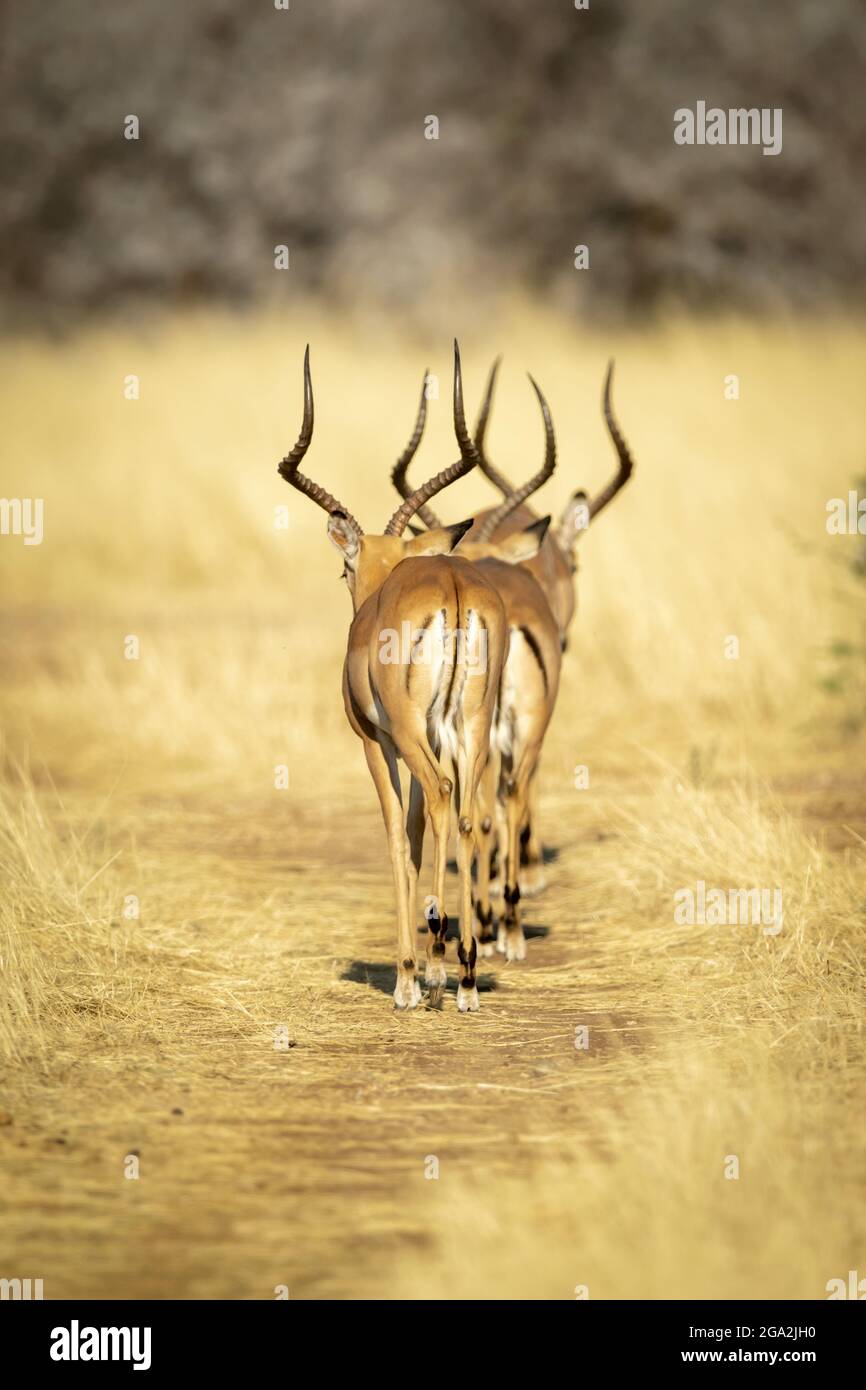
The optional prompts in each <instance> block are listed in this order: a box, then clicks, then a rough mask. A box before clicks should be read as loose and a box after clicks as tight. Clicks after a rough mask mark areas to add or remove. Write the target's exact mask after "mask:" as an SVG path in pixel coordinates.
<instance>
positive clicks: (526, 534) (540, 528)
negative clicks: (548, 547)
mask: <svg viewBox="0 0 866 1390" xmlns="http://www.w3.org/2000/svg"><path fill="white" fill-rule="evenodd" d="M549 525H550V517H549V516H543V517H542V518H541V520H540V521H533V523H532V525H531V526H527V528H526V530H525V531H515V533H514V534H513V535H511V536H506V537H505V539H504V540H502V541H497V542H496V558H497V559H499V560H504V561H505V562H506V564H508V565H520V564H522V563H523V561H524V560H534V559H535V556H536V555H537V554H538V552H539V550H540V549H541V545H542V542H543V540H544V537H545V536H546V535H547V528H548V526H549Z"/></svg>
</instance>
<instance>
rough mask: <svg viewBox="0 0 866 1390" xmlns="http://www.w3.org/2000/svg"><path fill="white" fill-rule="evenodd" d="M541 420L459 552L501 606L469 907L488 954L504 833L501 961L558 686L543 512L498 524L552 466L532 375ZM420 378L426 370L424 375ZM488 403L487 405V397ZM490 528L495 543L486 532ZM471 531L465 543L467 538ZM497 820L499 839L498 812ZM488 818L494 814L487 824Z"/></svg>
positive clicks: (510, 950) (512, 954)
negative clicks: (518, 469)
mask: <svg viewBox="0 0 866 1390" xmlns="http://www.w3.org/2000/svg"><path fill="white" fill-rule="evenodd" d="M529 379H530V381H531V382H532V385H533V388H534V390H535V393H536V395H537V397H538V402H539V405H540V406H541V413H542V418H543V420H544V433H545V456H544V462H543V464H542V466H541V468H540V469H539V471H538V472H537V473H536V474H534V475H533V477H532V478H530V479H529V480H528V482H526V483H524V484H523V486H522V487H520V488H518V489H517V490H516V491H515V492H513V493H512V495H511V496H510V497H509V498H508V499H506V501H505V502H503V503H501V505H500V506H499V507H498V508H496V509H495V510H494V512H492V513H491V514H489V515H488V517H487V520H486V522H485V524H484V525H483V526H481V527H478V526H477V525H476V526H474V527H473V529H472V531H470V532H469V533H468V535H467V536H466V537H465V538H464V539H463V540H462V541H461V545H460V553H461V554H462V555H465V556H466V558H467V559H468V560H472V561H473V562H475V564H476V565H477V567H478V568H479V570H480V571H481V572H482V574H484V576H485V577H486V578H488V579H489V580H490V581H491V583H492V584H494V585H495V587H496V589H497V591H498V593H499V594H500V597H501V598H502V601H503V603H504V605H505V617H506V621H507V624H508V649H507V654H506V659H505V666H504V668H503V673H502V682H501V685H500V688H499V700H498V704H497V711H496V723H495V730H494V746H493V747H492V749H491V756H490V762H489V763H488V767H487V770H486V772H485V775H484V778H483V782H482V789H481V798H480V819H479V822H478V825H477V829H476V839H477V841H478V860H477V896H476V903H475V911H476V915H477V917H478V921H479V924H480V934H479V941H480V944H481V953H482V955H489V954H492V952H493V942H494V939H495V938H494V932H493V925H494V921H493V909H492V907H491V903H490V875H491V863H492V858H493V853H494V850H495V848H496V847H497V843H498V840H499V839H500V838H504V854H503V856H502V857H503V860H504V865H505V887H504V897H505V914H504V920H503V923H502V924H501V926H500V930H499V946H500V949H501V950H502V951H503V952H504V954H505V955H506V957H507V959H508V960H523V959H524V957H525V955H526V944H525V941H524V936H523V928H522V926H521V922H520V909H519V902H520V896H521V885H520V877H521V875H520V867H519V866H520V836H521V832H522V831H523V829H524V827H525V825H526V824H527V823H528V820H529V795H530V788H531V787H532V784H533V779H534V777H535V771H536V768H537V766H538V758H539V754H540V752H541V745H542V742H543V740H544V735H545V733H546V732H547V726H548V724H549V723H550V718H551V715H552V714H553V708H554V705H555V703H556V695H557V691H558V688H559V670H560V662H561V652H562V648H561V643H560V640H559V629H558V627H557V624H556V621H555V619H554V616H553V614H552V612H551V609H550V604H549V603H548V601H547V599H546V597H545V595H544V592H543V591H542V589H541V586H540V585H539V584H538V582H537V580H536V578H535V577H534V575H533V574H532V573H530V569H529V565H530V563H531V561H532V560H534V559H535V558H536V557H537V555H538V554H539V548H540V546H541V545H542V544H543V541H544V537H545V534H546V532H547V527H548V524H549V521H550V518H549V517H545V518H543V519H542V520H541V521H536V522H534V523H533V524H532V525H531V526H529V527H528V528H526V529H525V530H523V531H515V532H513V533H511V534H509V535H503V534H501V527H502V523H503V522H504V521H505V520H506V519H507V517H508V516H509V514H510V513H511V512H512V511H514V510H515V509H516V508H518V507H519V506H521V505H522V504H523V503H524V502H525V501H526V499H527V498H528V497H530V496H531V495H532V493H533V492H534V491H536V489H538V488H540V487H541V486H543V484H544V483H545V482H546V481H547V479H548V478H549V477H550V476H551V474H552V473H553V470H554V468H555V467H556V439H555V436H554V432H553V421H552V420H551V418H550V411H549V409H548V406H547V402H546V401H545V399H544V396H543V395H542V393H541V391H540V389H539V387H538V385H537V384H536V382H535V381H534V380H533V378H532V377H530V378H529ZM425 383H426V374H425ZM487 404H488V405H489V401H488V403H487ZM426 409H427V407H426V391H425V390H424V389H423V388H422V393H421V401H420V405H419V408H418V416H417V419H416V422H415V429H414V431H413V434H412V438H411V440H410V442H409V445H408V446H407V448H406V450H405V451H404V453H403V454H402V456H401V458H400V459H399V461H398V463H397V465H396V467H395V469H394V471H393V474H392V479H393V481H394V482H395V484H396V485H397V488H398V491H400V492H401V493H402V494H403V495H404V496H405V497H411V495H412V491H411V488H410V486H409V483H408V481H407V479H406V468H407V466H408V463H409V461H410V460H411V457H412V455H413V454H414V453H415V451H416V450H417V448H418V444H419V443H420V440H421V435H422V433H423V430H424V423H425V419H426ZM419 513H420V515H421V517H422V519H423V520H424V521H425V522H426V523H427V524H428V525H429V526H431V527H433V528H434V529H435V528H440V527H441V522H440V521H439V520H438V518H437V516H436V515H435V513H434V512H433V511H432V509H431V508H430V507H429V506H427V505H425V506H424V507H423V508H419ZM497 527H499V528H500V531H499V533H498V539H491V538H490V537H491V534H492V533H493V532H494V531H496V528H497ZM473 535H474V536H475V537H476V539H475V540H474V541H473V540H472V539H471V538H472V536H473ZM500 811H501V812H502V819H504V822H505V825H504V831H505V834H504V837H500V834H499V831H500V829H502V828H503V827H501V826H500V825H499V824H498V823H497V822H498V821H499V813H500ZM494 818H495V820H494Z"/></svg>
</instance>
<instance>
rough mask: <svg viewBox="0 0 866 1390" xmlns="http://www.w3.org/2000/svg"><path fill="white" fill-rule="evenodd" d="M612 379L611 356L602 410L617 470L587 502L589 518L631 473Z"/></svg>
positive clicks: (595, 513) (593, 515) (623, 483)
mask: <svg viewBox="0 0 866 1390" xmlns="http://www.w3.org/2000/svg"><path fill="white" fill-rule="evenodd" d="M612 381H613V358H611V360H610V362H608V364H607V376H606V377H605V379H604V396H603V398H602V410H603V411H604V419H605V423H606V425H607V428H608V432H609V434H610V437H611V439H612V440H613V446H614V448H615V449H616V452H617V456H618V458H619V470H618V472H617V473H616V475H615V477H613V478H612V479H611V481H610V482H609V483H608V485H607V487H604V488H602V490H601V492H599V493H597V495H596V496H595V497H593V498H591V500H590V503H589V520H590V521H592V519H593V517H596V516H598V514H599V512H600V511H601V510H602V508H603V507H606V506H607V504H608V502H610V501H611V499H612V498H614V497H615V496H616V494H617V493H618V492H619V490H620V488H621V487H624V486H625V484H626V483H627V482H628V480H629V478H630V477H631V475H632V470H633V468H634V459H633V458H632V456H631V454H630V453H629V449H628V445H627V444H626V442H625V440H624V439H623V437H622V434H621V433H620V428H619V425H618V424H617V422H616V420H615V419H614V414H613V408H612V406H611V403H610V388H611V383H612Z"/></svg>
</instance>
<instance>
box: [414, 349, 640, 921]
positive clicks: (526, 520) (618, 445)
mask: <svg viewBox="0 0 866 1390" xmlns="http://www.w3.org/2000/svg"><path fill="white" fill-rule="evenodd" d="M499 363H500V359H499V358H497V359H496V361H495V362H494V364H493V367H492V368H491V371H490V375H489V377H488V379H487V387H486V390H485V392H484V400H483V403H482V406H481V410H480V412H479V416H478V422H477V424H476V426H475V441H474V442H475V447H476V449H477V450H478V456H479V458H478V462H479V467H480V468H481V470H482V472H483V473H484V474H485V475H486V476H487V477H488V478H489V479H490V481H491V482H492V483H494V484H495V486H496V487H498V488H499V490H500V491H501V492H502V493H503V495H504V497H505V502H506V504H508V503H509V502H510V500H511V499H512V498H513V497H514V495H515V489H514V487H513V485H512V484H511V483H510V482H509V481H508V479H507V478H506V477H505V476H504V474H502V473H500V472H499V470H498V469H496V468H495V467H494V466H493V464H492V463H491V462H490V460H489V458H488V457H487V454H486V451H485V448H484V441H485V436H486V433H487V424H488V421H489V418H490V405H491V401H492V398H493V390H494V386H495V384H496V375H497V372H498V370H499ZM612 383H613V362H610V363H609V364H608V368H607V375H606V377H605V382H604V393H603V397H602V410H603V413H604V418H605V423H606V425H607V428H608V432H609V434H610V437H611V439H612V441H613V445H614V448H615V449H616V453H617V458H618V460H619V466H618V469H617V472H616V473H615V474H614V476H613V478H612V479H611V480H610V481H609V482H608V483H607V485H606V486H605V487H604V488H602V490H601V491H600V492H598V493H596V495H595V496H594V497H593V498H591V499H590V498H587V495H586V493H585V492H584V491H583V490H582V489H579V490H578V491H577V492H575V493H574V494H573V495H572V497H571V498H570V499H569V501H568V504H567V505H566V507H565V509H564V511H563V513H562V515H561V517H560V520H559V525H558V526H556V527H551V528H550V529H549V530H548V532H547V534H546V536H545V538H544V541H543V543H542V545H541V547H540V549H539V551H538V554H537V555H536V556H533V557H532V558H531V559H530V560H527V561H525V562H524V564H525V567H526V568H527V569H528V570H529V571H530V572H531V573H532V574H533V575H534V577H535V578H536V579H537V581H538V583H539V584H540V585H541V588H542V589H543V591H544V593H545V596H546V597H547V601H548V603H549V604H550V608H551V611H552V613H553V616H554V619H555V620H556V623H557V626H558V628H559V634H560V642H561V645H562V649H563V651H564V650H565V648H566V645H567V633H568V628H569V626H570V624H571V621H572V618H573V617H574V609H575V589H574V576H575V574H576V573H577V558H576V554H575V547H576V542H577V538H578V536H579V535H580V533H581V531H584V530H586V528H587V526H588V525H589V524H590V522H591V521H593V520H594V519H595V517H597V516H598V515H599V513H600V512H601V511H602V510H603V509H604V508H605V507H606V506H607V504H608V503H609V502H611V501H612V500H613V498H614V497H615V496H616V494H617V493H618V492H619V491H620V489H621V488H622V487H624V486H625V484H626V483H627V482H628V480H629V478H630V477H631V474H632V471H633V469H634V460H633V459H632V457H631V454H630V452H629V448H628V445H627V444H626V442H625V439H624V438H623V436H622V433H621V431H620V429H619V426H618V424H617V422H616V419H615V417H614V414H613V407H612V405H611V386H612ZM422 404H423V401H422ZM419 426H420V428H419ZM422 431H423V418H422V411H421V409H419V412H418V419H417V421H416V426H415V431H414V433H413V435H412V439H411V440H410V442H409V445H408V447H407V449H406V450H405V451H404V453H403V455H402V456H401V458H400V460H399V461H398V463H397V466H396V468H395V469H394V472H393V474H392V477H393V480H394V483H395V485H396V487H397V489H398V491H400V492H402V491H403V488H404V486H405V476H406V469H407V467H408V465H409V463H410V462H411V460H412V457H413V455H414V453H415V451H416V450H417V448H418V444H419V442H420V439H421V433H422ZM525 502H526V495H524V497H523V498H521V499H520V503H519V504H518V505H517V506H516V507H511V506H506V507H505V511H504V512H503V504H500V505H499V506H498V507H488V508H486V509H485V510H484V511H482V512H479V513H478V515H477V516H476V517H475V520H474V522H473V527H472V530H471V531H470V532H469V533H468V536H467V541H469V542H472V541H475V540H478V539H479V533H480V535H481V538H482V539H488V538H493V539H496V540H499V539H502V538H504V537H505V536H508V535H511V534H513V533H514V532H517V531H521V530H524V529H525V528H526V527H527V526H528V525H530V524H531V523H532V522H533V521H535V520H537V517H536V513H535V512H534V511H533V510H532V509H531V508H530V507H528V506H526V505H525ZM419 516H421V518H422V519H423V520H424V522H425V524H426V525H428V526H429V525H430V524H431V519H432V517H433V514H432V513H431V512H430V511H429V508H428V509H427V510H426V513H425V511H424V510H421V511H419ZM464 548H465V543H464V547H461V549H464ZM520 839H521V864H522V866H523V873H522V878H523V885H522V888H523V891H524V892H525V893H533V892H538V891H539V890H540V889H541V888H542V887H543V886H544V872H543V859H542V849H541V841H540V839H539V836H538V778H537V776H533V778H532V780H531V783H530V788H529V819H528V821H527V823H526V825H525V826H524V827H523V830H522V831H521V837H520Z"/></svg>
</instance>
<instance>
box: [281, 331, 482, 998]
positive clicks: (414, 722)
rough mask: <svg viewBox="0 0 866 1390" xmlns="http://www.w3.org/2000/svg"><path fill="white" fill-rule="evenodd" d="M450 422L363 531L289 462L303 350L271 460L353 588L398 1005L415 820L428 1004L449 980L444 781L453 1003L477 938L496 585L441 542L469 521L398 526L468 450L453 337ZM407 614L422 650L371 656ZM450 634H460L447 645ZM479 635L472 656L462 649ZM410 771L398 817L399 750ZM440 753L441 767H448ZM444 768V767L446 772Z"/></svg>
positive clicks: (354, 715) (358, 682) (412, 965)
mask: <svg viewBox="0 0 866 1390" xmlns="http://www.w3.org/2000/svg"><path fill="white" fill-rule="evenodd" d="M454 430H455V434H456V436H457V442H458V445H459V447H460V460H459V462H458V463H455V464H453V465H452V466H451V467H450V468H446V469H444V470H443V471H442V472H441V473H437V474H436V475H435V476H434V477H433V478H431V479H429V481H428V482H426V483H425V484H424V485H423V487H420V488H417V489H416V490H415V491H414V492H412V493H411V494H410V496H409V497H408V498H407V499H406V500H405V501H404V502H403V504H402V506H400V507H399V508H398V509H397V511H396V512H395V513H394V515H393V516H392V517H391V519H390V521H389V522H388V524H387V525H386V527H385V530H384V532H383V533H382V534H381V535H369V536H368V535H365V534H364V532H363V531H362V529H361V526H360V525H359V523H358V522H357V521H356V520H355V518H354V517H353V516H352V515H351V514H350V513H349V512H348V511H346V509H345V507H343V506H342V505H341V504H340V503H339V502H338V501H337V500H336V498H334V497H332V496H331V494H330V493H328V492H326V491H325V489H324V488H323V487H320V486H319V485H318V484H317V483H314V482H312V481H311V480H310V479H309V478H306V477H305V476H304V475H303V474H302V473H300V472H299V471H298V465H299V464H300V462H301V460H302V459H303V457H304V455H305V454H306V452H307V449H308V448H309V444H310V440H311V438H312V434H313V388H312V382H311V378H310V355H309V348H307V351H306V354H305V356H304V415H303V422H302V425H301V432H300V434H299V436H298V440H297V443H296V444H295V446H294V448H293V449H292V450H291V452H290V453H289V454H287V455H286V457H285V458H284V459H283V460H282V461H281V463H280V464H279V473H280V474H281V476H282V477H283V478H284V479H285V480H286V482H288V483H291V485H292V486H293V487H295V488H297V489H298V490H299V491H300V492H303V493H305V494H306V496H308V497H310V498H311V499H312V500H313V501H314V502H316V503H317V504H318V506H320V507H322V508H323V509H324V511H326V512H327V513H328V535H329V537H330V540H331V541H332V543H333V544H334V545H335V546H336V548H337V550H338V551H339V552H340V555H341V556H342V559H343V576H344V578H345V579H346V582H347V584H348V588H349V592H350V595H351V598H352V606H353V610H354V617H353V619H352V623H351V626H350V628H349V637H348V645H347V651H346V659H345V664H344V667H343V701H344V704H345V709H346V716H347V718H348V721H349V724H350V725H351V727H352V729H353V730H354V731H355V733H356V734H357V735H358V737H359V738H360V739H361V740H362V742H363V745H364V754H365V756H366V759H367V765H368V767H369V769H370V773H371V776H372V778H373V782H374V783H375V786H376V791H377V792H378V795H379V801H380V803H381V806H382V816H383V819H384V822H385V830H386V833H387V837H388V849H389V853H390V858H391V868H392V872H393V876H394V890H395V896H396V915H397V948H398V954H397V983H396V988H395V990H394V1000H395V1003H396V1005H397V1007H398V1008H401V1009H403V1008H414V1007H416V1005H418V1004H419V1003H420V1002H421V990H420V986H419V984H418V980H417V975H416V971H417V962H416V926H415V916H416V904H417V887H418V875H419V872H420V868H421V855H422V847H423V839H424V825H425V820H429V822H430V826H431V831H432V834H433V844H434V859H433V878H434V908H433V909H432V910H431V912H430V915H429V916H428V923H427V930H428V936H427V964H426V977H425V978H426V983H427V985H428V986H429V989H430V1003H431V1005H433V1006H436V1005H438V1004H439V1003H441V1000H442V995H443V992H444V990H445V986H446V983H447V972H446V968H445V959H444V958H445V940H446V935H447V930H448V916H447V913H446V911H445V868H446V855H447V846H448V834H449V829H450V812H451V801H452V794H453V795H454V799H455V806H456V811H457V832H458V833H457V861H458V866H459V871H460V937H459V943H458V961H459V981H458V989H457V1007H458V1009H459V1010H460V1011H461V1012H462V1013H465V1012H470V1011H475V1010H476V1009H477V1008H478V988H477V983H476V977H475V962H476V954H477V948H476V944H475V938H474V935H473V931H472V884H471V866H472V859H473V855H474V850H475V836H474V827H475V824H476V820H477V807H476V799H477V792H478V785H479V781H480V778H481V775H482V772H483V769H484V765H485V763H486V761H487V756H488V749H489V745H490V730H491V724H492V721H493V714H494V707H495V703H496V694H497V691H498V689H499V683H500V678H501V675H502V665H503V660H504V655H505V644H506V639H507V629H506V624H505V611H504V608H503V605H502V600H501V598H500V597H499V594H498V593H497V591H496V588H495V586H494V585H493V584H492V583H491V582H490V581H489V580H488V579H487V578H485V576H484V575H483V574H482V572H481V571H480V570H479V569H478V567H477V566H475V565H472V564H470V562H469V561H468V560H465V559H462V558H460V557H459V556H455V555H452V554H451V551H452V550H453V549H454V547H455V545H456V544H457V543H458V541H459V540H460V538H461V537H462V536H463V535H464V533H465V532H466V531H467V530H468V528H469V526H470V525H471V522H468V521H467V522H461V523H459V524H458V525H456V526H443V527H437V528H435V529H434V530H433V531H431V532H429V533H425V534H423V535H421V536H417V537H413V538H412V539H410V540H405V539H403V532H404V530H405V529H406V526H407V525H408V523H409V522H410V520H411V519H412V517H413V516H414V515H415V513H416V512H417V511H418V510H419V508H421V507H423V506H425V505H426V503H427V502H428V501H429V500H430V498H431V497H434V496H435V495H436V493H438V492H440V491H441V490H442V488H444V487H447V486H448V485H449V484H450V483H452V482H454V481H455V480H456V479H457V478H460V477H462V476H463V475H464V474H466V473H468V472H469V470H470V469H471V468H473V467H474V466H475V465H476V463H477V462H478V454H477V452H476V450H475V446H474V444H473V443H472V439H471V437H470V435H469V431H468V429H467V428H466V421H465V417H464V411H463V386H462V378H461V372H460V354H459V350H458V347H457V343H456V342H455V344H454ZM404 621H406V622H408V623H410V625H411V628H412V630H413V631H414V632H417V633H419V634H424V633H428V632H432V634H433V641H432V643H431V642H427V647H428V649H429V648H430V647H431V646H432V649H433V651H432V657H431V659H429V660H426V659H425V660H423V661H417V662H416V661H414V660H410V661H409V662H394V661H390V660H388V661H383V660H381V659H380V657H381V653H382V651H383V647H384V644H385V641H387V640H389V639H390V636H391V634H393V633H400V632H401V631H402V624H403V622H404ZM446 633H451V634H453V633H463V634H464V638H465V640H464V641H463V642H458V643H457V644H456V645H455V644H454V643H451V642H447V641H446V640H445V637H446ZM481 645H483V646H484V650H485V660H484V662H483V663H481V666H483V669H480V668H479V667H478V666H477V665H476V663H471V664H470V661H469V660H468V658H467V651H468V650H470V649H473V650H478V648H479V646H481ZM399 758H402V759H403V761H404V762H405V763H406V766H407V767H408V769H409V772H410V774H411V781H410V790H409V805H408V814H407V818H406V825H405V828H404V824H403V796H402V790H401V785H400V772H399V768H398V759H399ZM446 763H447V764H448V766H446ZM449 771H450V772H451V774H452V775H451V776H449V775H448V774H449Z"/></svg>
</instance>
